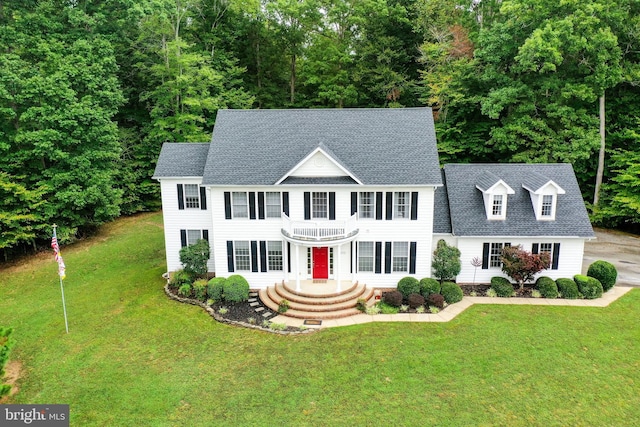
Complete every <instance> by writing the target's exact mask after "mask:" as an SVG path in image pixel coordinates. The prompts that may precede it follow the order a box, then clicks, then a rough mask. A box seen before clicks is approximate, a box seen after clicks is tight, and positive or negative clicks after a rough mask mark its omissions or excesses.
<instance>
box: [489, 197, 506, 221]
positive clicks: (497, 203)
mask: <svg viewBox="0 0 640 427" xmlns="http://www.w3.org/2000/svg"><path fill="white" fill-rule="evenodd" d="M496 211H497V212H496ZM503 212H504V195H503V194H493V195H492V196H491V217H493V218H502V217H503V216H504V214H503Z"/></svg>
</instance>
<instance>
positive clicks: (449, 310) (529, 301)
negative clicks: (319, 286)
mask: <svg viewBox="0 0 640 427" xmlns="http://www.w3.org/2000/svg"><path fill="white" fill-rule="evenodd" d="M631 289H633V288H631V287H627V286H614V287H613V289H610V290H609V291H608V292H605V293H604V294H603V295H602V297H601V298H598V299H593V300H585V299H574V300H571V299H546V298H497V297H496V298H489V297H464V298H463V299H462V301H460V302H458V303H455V304H451V305H449V306H447V307H446V308H445V309H444V310H442V311H441V312H440V313H437V314H413V313H398V314H376V315H368V314H364V313H363V314H356V315H354V316H350V317H345V318H342V319H332V320H323V321H322V324H321V325H305V326H306V327H308V328H333V327H337V326H350V325H358V324H361V323H371V322H448V321H450V320H451V319H453V318H455V317H456V316H457V315H458V314H460V313H462V312H463V311H465V310H466V309H467V308H469V307H471V306H472V305H473V304H502V305H557V306H571V307H607V306H608V305H609V304H611V303H612V302H613V301H615V300H617V299H618V298H620V297H621V296H623V295H624V294H626V293H627V292H629V291H630V290H631ZM271 321H272V322H274V323H285V324H286V325H287V326H295V327H300V326H302V325H304V322H305V320H303V319H294V318H292V317H287V316H282V315H280V316H276V317H274V318H272V319H271Z"/></svg>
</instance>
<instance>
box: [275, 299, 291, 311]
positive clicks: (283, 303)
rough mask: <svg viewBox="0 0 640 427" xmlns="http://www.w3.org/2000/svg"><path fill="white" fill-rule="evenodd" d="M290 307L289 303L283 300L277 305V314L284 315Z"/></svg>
mask: <svg viewBox="0 0 640 427" xmlns="http://www.w3.org/2000/svg"><path fill="white" fill-rule="evenodd" d="M290 307H291V306H290V305H289V301H287V300H286V299H283V300H281V301H280V303H279V304H278V313H286V312H287V311H288V310H289V308H290Z"/></svg>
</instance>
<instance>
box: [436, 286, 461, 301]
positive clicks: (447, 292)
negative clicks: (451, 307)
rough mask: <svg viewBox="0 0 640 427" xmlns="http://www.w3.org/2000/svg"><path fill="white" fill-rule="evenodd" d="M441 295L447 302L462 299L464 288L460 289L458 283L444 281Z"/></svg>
mask: <svg viewBox="0 0 640 427" xmlns="http://www.w3.org/2000/svg"><path fill="white" fill-rule="evenodd" d="M440 295H442V296H443V298H444V300H445V302H446V303H447V304H453V303H455V302H458V301H462V289H460V286H458V284H457V283H453V282H443V283H442V286H441V287H440Z"/></svg>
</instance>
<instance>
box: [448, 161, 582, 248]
mask: <svg viewBox="0 0 640 427" xmlns="http://www.w3.org/2000/svg"><path fill="white" fill-rule="evenodd" d="M486 170H490V171H491V172H492V173H493V174H495V175H496V176H498V177H499V178H500V179H502V180H503V181H504V182H505V183H507V184H508V185H509V186H510V187H511V188H513V189H514V190H515V194H512V195H509V196H508V199H507V200H508V201H507V219H506V220H504V221H495V220H494V221H489V220H487V216H486V213H485V209H484V203H483V198H482V193H481V192H480V190H478V189H477V188H476V183H477V182H478V178H479V177H480V175H481V174H483V173H484V172H485V171H486ZM444 171H445V177H446V183H447V192H448V198H449V208H450V210H451V226H452V229H453V233H454V234H455V235H457V236H558V237H560V236H567V237H569V236H578V237H594V233H593V228H592V227H591V223H590V222H589V216H588V215H587V210H586V208H585V206H584V201H583V199H582V194H581V193H580V188H579V187H578V182H577V180H576V176H575V174H574V172H573V168H572V167H571V165H570V164H468V165H465V164H447V165H445V166H444ZM533 174H540V175H541V176H544V177H547V178H548V179H551V180H553V181H554V182H555V183H556V184H558V185H559V186H560V187H562V188H563V189H564V190H565V191H566V194H561V195H559V196H558V202H557V208H556V220H555V221H537V220H536V217H535V213H534V211H533V207H532V205H531V198H530V196H529V191H527V190H526V189H524V188H523V187H522V184H523V183H524V182H525V181H526V180H527V179H529V178H530V177H531V176H532V175H533ZM436 194H437V192H436Z"/></svg>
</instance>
